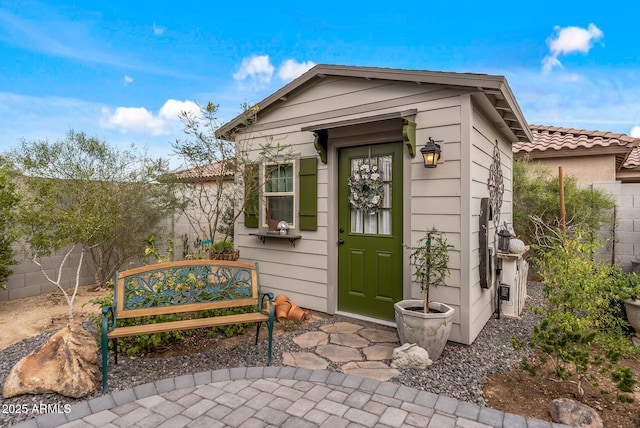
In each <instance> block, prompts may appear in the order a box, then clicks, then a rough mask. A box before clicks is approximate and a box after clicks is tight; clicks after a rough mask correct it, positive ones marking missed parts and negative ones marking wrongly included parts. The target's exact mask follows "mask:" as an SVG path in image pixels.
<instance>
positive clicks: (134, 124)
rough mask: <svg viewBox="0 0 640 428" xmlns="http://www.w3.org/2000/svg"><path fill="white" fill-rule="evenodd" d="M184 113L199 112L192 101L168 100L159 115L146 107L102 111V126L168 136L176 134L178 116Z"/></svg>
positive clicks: (121, 130) (124, 131)
mask: <svg viewBox="0 0 640 428" xmlns="http://www.w3.org/2000/svg"><path fill="white" fill-rule="evenodd" d="M182 111H191V112H197V111H199V108H198V105H197V104H196V103H194V102H192V101H178V100H173V99H170V100H167V101H166V102H165V103H164V105H163V106H162V107H161V108H160V111H159V112H158V114H157V115H155V114H154V113H153V112H151V111H149V110H147V109H146V108H144V107H117V108H116V109H115V111H113V112H111V110H110V109H108V108H106V107H105V108H103V109H102V117H101V119H100V126H102V127H103V128H108V129H117V130H119V131H120V132H122V133H127V132H137V133H142V134H148V135H167V134H170V133H172V132H175V131H176V129H177V128H179V127H180V125H181V122H180V119H179V118H178V114H179V113H181V112H182Z"/></svg>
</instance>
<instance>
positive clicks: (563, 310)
mask: <svg viewBox="0 0 640 428" xmlns="http://www.w3.org/2000/svg"><path fill="white" fill-rule="evenodd" d="M557 236H558V237H559V239H558V240H557V241H556V243H555V245H553V246H552V247H551V248H546V249H539V255H538V262H539V265H540V268H541V269H540V275H541V278H542V282H543V287H544V293H545V296H546V298H547V305H545V306H544V307H542V308H536V309H535V311H536V312H537V313H540V314H541V315H542V320H541V322H540V324H539V325H538V326H536V327H535V329H534V332H533V334H532V338H531V341H530V346H531V347H533V348H534V349H536V350H537V351H539V357H540V358H539V362H537V363H534V362H532V361H531V360H528V359H525V361H523V364H522V367H523V368H525V369H527V370H529V371H531V372H532V373H535V372H537V371H538V370H539V369H540V368H541V367H542V366H543V365H545V364H546V363H548V362H549V363H551V366H552V370H551V372H552V373H551V374H552V375H554V376H555V377H557V378H558V379H561V380H569V379H570V378H572V377H573V378H575V379H577V380H570V381H571V382H575V383H576V386H577V389H578V395H580V396H582V395H583V393H584V391H583V389H582V385H581V384H582V382H593V379H594V376H593V375H594V373H595V371H596V370H599V371H604V372H607V371H611V370H613V369H614V367H615V365H616V364H617V363H618V361H619V360H620V359H621V358H622V357H625V356H628V355H631V354H632V353H637V350H634V349H633V347H632V346H631V344H630V342H629V340H628V337H626V335H625V326H626V324H627V323H626V321H625V319H624V315H623V314H622V312H621V311H620V305H619V304H617V302H619V300H618V296H617V294H616V286H615V284H616V282H617V281H618V280H619V277H620V275H621V272H620V269H619V268H618V267H614V266H609V265H606V264H600V263H597V262H595V261H594V254H595V251H596V249H597V248H598V244H597V243H595V242H594V241H593V239H592V237H591V236H590V234H589V231H588V229H587V230H586V231H585V229H583V228H580V227H578V228H576V230H575V233H574V234H573V235H572V236H566V237H565V236H564V235H562V234H561V233H559V232H558V233H557ZM614 373H616V376H617V377H618V379H619V381H618V387H624V386H626V385H628V383H629V382H631V381H633V379H628V376H626V375H625V373H627V372H626V371H624V370H621V369H618V370H616V371H615V372H614Z"/></svg>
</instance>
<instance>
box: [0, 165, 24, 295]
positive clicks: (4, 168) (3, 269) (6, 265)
mask: <svg viewBox="0 0 640 428" xmlns="http://www.w3.org/2000/svg"><path fill="white" fill-rule="evenodd" d="M18 202H19V195H18V189H17V186H16V181H15V174H14V170H13V168H12V167H11V165H10V164H9V163H8V162H7V161H6V160H5V159H4V158H2V157H0V289H3V288H6V281H7V278H9V276H10V275H11V274H12V273H13V271H12V270H11V266H12V265H15V264H17V263H18V262H17V260H16V258H15V257H16V252H15V249H14V244H15V242H16V240H17V235H16V227H15V217H16V212H15V210H16V206H17V204H18Z"/></svg>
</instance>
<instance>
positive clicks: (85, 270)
mask: <svg viewBox="0 0 640 428" xmlns="http://www.w3.org/2000/svg"><path fill="white" fill-rule="evenodd" d="M158 234H159V235H162V236H158V237H157V240H156V245H157V246H158V249H159V250H160V252H161V254H165V252H166V246H167V237H173V239H174V249H175V259H176V260H181V259H182V251H183V246H182V235H184V234H187V235H188V236H189V245H190V246H191V247H193V245H194V244H193V243H194V241H195V239H196V238H197V237H198V235H197V234H196V232H195V231H194V230H193V229H192V228H191V226H190V225H189V222H188V221H187V220H186V218H185V217H184V216H181V215H180V214H178V213H176V214H175V215H174V216H173V217H171V218H168V219H167V220H166V222H165V223H163V224H161V225H159V227H158ZM67 250H68V248H67V249H64V250H62V251H60V252H58V253H56V254H54V255H53V256H51V257H44V258H43V259H42V266H43V267H44V269H45V271H46V272H47V274H48V275H49V276H50V277H51V278H57V275H58V268H59V267H60V263H61V262H62V259H63V258H64V255H65V254H66V252H67ZM142 256H143V255H142V254H141V255H140V259H139V260H134V261H131V262H130V263H129V264H128V265H127V266H126V267H124V269H126V268H130V267H135V266H139V265H141V264H142V263H143V262H144V260H143V258H142ZM17 259H18V260H19V261H20V264H18V265H14V266H11V270H12V271H13V274H12V275H11V276H10V277H9V278H8V280H7V288H6V289H4V290H0V301H6V300H15V299H21V298H23V297H31V296H37V295H40V294H44V293H49V292H51V291H55V290H56V289H57V287H56V286H55V285H54V284H52V283H50V282H49V281H47V279H46V278H45V276H44V275H43V274H42V272H41V271H40V267H39V266H38V265H36V264H35V263H33V262H32V261H31V260H28V259H26V258H20V256H18V257H17ZM79 262H80V248H79V247H78V248H76V249H74V251H73V253H72V254H71V255H70V256H69V259H68V260H67V261H66V262H65V264H64V266H63V267H62V281H61V285H62V286H63V287H64V288H65V289H68V288H70V287H73V286H75V283H76V282H75V281H76V269H77V268H78V263H79ZM150 262H151V263H154V262H155V261H154V260H151V261H150ZM94 274H95V268H94V267H93V264H92V262H91V258H90V257H88V255H87V254H85V257H84V262H83V266H82V268H81V270H80V285H90V284H93V283H95V277H94Z"/></svg>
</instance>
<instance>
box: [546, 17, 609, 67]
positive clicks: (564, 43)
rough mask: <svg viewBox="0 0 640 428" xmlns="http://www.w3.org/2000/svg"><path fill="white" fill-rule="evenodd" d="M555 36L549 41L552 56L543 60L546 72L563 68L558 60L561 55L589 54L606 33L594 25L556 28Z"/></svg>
mask: <svg viewBox="0 0 640 428" xmlns="http://www.w3.org/2000/svg"><path fill="white" fill-rule="evenodd" d="M554 30H555V34H554V35H553V36H551V37H549V38H548V39H547V45H548V46H549V51H550V54H549V55H547V56H546V57H544V59H543V60H542V68H543V70H544V71H545V72H549V71H551V69H553V68H554V67H562V63H561V62H560V60H559V59H558V58H559V57H560V56H561V55H568V54H571V53H574V52H581V53H588V52H589V50H591V48H592V47H593V42H595V41H598V40H600V39H601V38H602V37H604V33H603V32H602V30H600V29H599V28H598V27H596V26H595V25H594V24H589V26H588V27H587V28H581V27H573V26H572V27H564V28H561V27H559V26H556V27H555V28H554Z"/></svg>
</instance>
